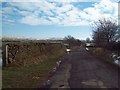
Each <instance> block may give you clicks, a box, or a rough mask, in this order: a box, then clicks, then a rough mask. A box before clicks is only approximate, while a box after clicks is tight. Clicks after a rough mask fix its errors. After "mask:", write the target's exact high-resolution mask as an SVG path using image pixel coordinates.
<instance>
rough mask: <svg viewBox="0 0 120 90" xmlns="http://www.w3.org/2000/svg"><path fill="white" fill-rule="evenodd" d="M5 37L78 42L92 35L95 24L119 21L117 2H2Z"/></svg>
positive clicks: (104, 0)
mask: <svg viewBox="0 0 120 90" xmlns="http://www.w3.org/2000/svg"><path fill="white" fill-rule="evenodd" d="M1 13H2V36H9V37H25V38H36V39H47V38H64V37H65V36H67V35H71V36H73V37H75V38H78V39H86V38H87V37H90V38H91V36H92V28H91V27H92V24H93V22H94V21H97V20H98V19H101V18H111V19H114V20H117V18H118V17H117V16H118V5H117V3H116V2H114V1H110V0H101V1H99V2H68V1H67V2H52V3H51V2H50V1H48V0H40V1H39V2H32V3H31V2H27V1H26V2H2V12H1Z"/></svg>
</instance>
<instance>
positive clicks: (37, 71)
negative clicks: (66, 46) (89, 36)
mask: <svg viewBox="0 0 120 90" xmlns="http://www.w3.org/2000/svg"><path fill="white" fill-rule="evenodd" d="M63 54H64V53H62V52H61V54H58V55H50V56H48V58H47V59H46V60H45V61H44V62H42V63H39V64H33V65H30V66H24V67H23V66H22V67H5V68H4V69H3V72H2V75H3V77H2V78H3V82H2V86H3V88H36V87H38V85H41V84H42V82H43V81H45V80H47V79H48V76H49V72H50V71H51V69H52V68H53V66H54V65H55V64H56V61H58V60H59V58H60V57H61V56H62V55H63Z"/></svg>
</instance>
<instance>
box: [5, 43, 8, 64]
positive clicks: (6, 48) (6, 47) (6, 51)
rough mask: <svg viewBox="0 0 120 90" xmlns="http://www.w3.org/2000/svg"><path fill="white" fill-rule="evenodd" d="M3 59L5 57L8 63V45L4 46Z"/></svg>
mask: <svg viewBox="0 0 120 90" xmlns="http://www.w3.org/2000/svg"><path fill="white" fill-rule="evenodd" d="M5 53H6V54H5V57H6V58H5V59H6V65H7V64H8V45H6V46H5Z"/></svg>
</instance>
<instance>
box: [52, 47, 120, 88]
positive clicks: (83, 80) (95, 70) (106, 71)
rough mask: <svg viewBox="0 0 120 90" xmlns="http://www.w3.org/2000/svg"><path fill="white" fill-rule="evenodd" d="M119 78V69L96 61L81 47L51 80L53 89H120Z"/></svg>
mask: <svg viewBox="0 0 120 90" xmlns="http://www.w3.org/2000/svg"><path fill="white" fill-rule="evenodd" d="M68 70H69V73H68V72H67V71H68ZM60 73H61V74H60ZM119 76H120V70H119V68H118V67H116V66H114V65H111V64H109V63H106V62H104V61H103V60H99V59H96V58H95V57H93V56H91V55H90V54H89V52H87V51H86V50H85V48H82V47H81V49H79V50H78V51H75V52H71V53H70V54H68V55H67V56H66V57H65V58H64V60H63V63H62V65H61V66H60V69H59V70H58V71H57V72H56V74H55V75H54V76H53V77H52V79H51V80H52V81H53V84H52V87H51V88H59V87H60V86H62V87H65V88H120V78H119ZM66 78H67V80H66ZM60 81H61V82H60Z"/></svg>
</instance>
